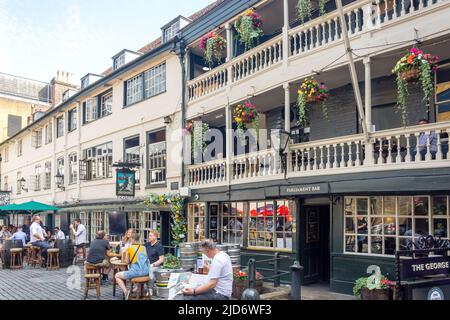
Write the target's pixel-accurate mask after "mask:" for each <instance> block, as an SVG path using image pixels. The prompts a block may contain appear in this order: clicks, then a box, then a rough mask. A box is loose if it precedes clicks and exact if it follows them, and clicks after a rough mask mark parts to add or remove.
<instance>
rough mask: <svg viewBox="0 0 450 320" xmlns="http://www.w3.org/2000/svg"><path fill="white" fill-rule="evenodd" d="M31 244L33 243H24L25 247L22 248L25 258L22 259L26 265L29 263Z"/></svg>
mask: <svg viewBox="0 0 450 320" xmlns="http://www.w3.org/2000/svg"><path fill="white" fill-rule="evenodd" d="M32 246H33V245H32V244H31V243H27V244H26V245H25V247H24V250H25V258H24V260H26V261H27V265H30V264H31V247H32Z"/></svg>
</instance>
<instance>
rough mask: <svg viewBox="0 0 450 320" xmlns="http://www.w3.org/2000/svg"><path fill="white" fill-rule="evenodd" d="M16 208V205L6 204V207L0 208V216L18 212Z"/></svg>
mask: <svg viewBox="0 0 450 320" xmlns="http://www.w3.org/2000/svg"><path fill="white" fill-rule="evenodd" d="M17 207H18V205H17V204H8V205H6V206H1V207H0V214H2V213H7V212H13V211H17V210H18V209H17Z"/></svg>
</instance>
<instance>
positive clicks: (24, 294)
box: [0, 266, 354, 300]
mask: <svg viewBox="0 0 450 320" xmlns="http://www.w3.org/2000/svg"><path fill="white" fill-rule="evenodd" d="M328 290H329V289H328V287H327V286H325V285H320V284H318V285H311V286H304V287H302V299H303V300H352V299H354V298H353V297H352V296H348V295H342V294H337V293H331V292H329V291H328ZM83 292H84V277H83V270H82V268H80V267H71V268H69V269H60V270H58V271H46V270H45V269H38V268H37V269H31V268H28V267H26V266H25V269H23V270H14V271H11V270H0V300H82V299H83ZM287 297H288V294H286V297H281V296H277V297H276V298H275V297H273V298H275V299H281V300H285V299H287ZM101 299H102V300H121V299H122V293H121V290H120V288H119V287H117V295H116V297H113V295H112V284H109V285H103V286H102V287H101ZM88 300H96V295H95V290H94V289H91V290H90V291H89V296H88ZM155 300H156V299H155Z"/></svg>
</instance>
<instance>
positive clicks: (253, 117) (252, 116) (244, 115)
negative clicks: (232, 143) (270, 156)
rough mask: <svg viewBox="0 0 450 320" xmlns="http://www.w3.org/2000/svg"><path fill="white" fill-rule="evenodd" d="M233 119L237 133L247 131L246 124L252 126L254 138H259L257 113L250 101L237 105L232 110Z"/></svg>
mask: <svg viewBox="0 0 450 320" xmlns="http://www.w3.org/2000/svg"><path fill="white" fill-rule="evenodd" d="M233 119H234V122H235V123H236V125H237V128H238V131H240V132H242V131H244V130H247V125H248V124H253V127H254V128H255V130H256V138H257V139H258V137H259V113H258V110H257V109H256V105H254V104H253V103H251V102H250V101H246V102H244V103H243V104H239V105H237V106H236V107H235V108H234V110H233Z"/></svg>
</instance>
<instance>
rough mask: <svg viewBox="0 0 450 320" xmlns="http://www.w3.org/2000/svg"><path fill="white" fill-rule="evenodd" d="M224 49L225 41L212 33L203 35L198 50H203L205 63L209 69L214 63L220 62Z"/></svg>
mask: <svg viewBox="0 0 450 320" xmlns="http://www.w3.org/2000/svg"><path fill="white" fill-rule="evenodd" d="M226 47H227V41H226V40H225V39H224V38H223V37H222V36H220V35H219V34H216V33H215V32H213V31H211V32H210V33H208V34H206V35H204V36H203V37H202V38H201V40H200V44H199V48H200V49H202V50H203V53H204V58H205V61H206V63H208V65H209V66H210V67H212V66H213V64H214V61H216V62H218V63H220V61H222V51H223V50H225V49H226Z"/></svg>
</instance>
